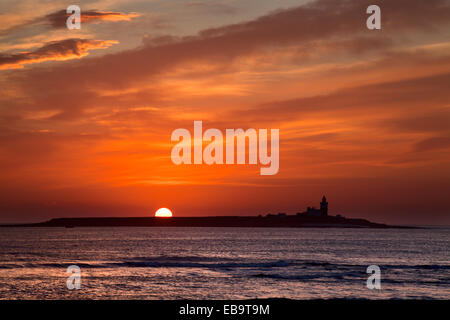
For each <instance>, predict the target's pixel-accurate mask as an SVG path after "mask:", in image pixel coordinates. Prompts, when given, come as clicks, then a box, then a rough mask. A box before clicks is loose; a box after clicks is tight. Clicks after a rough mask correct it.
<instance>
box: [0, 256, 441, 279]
mask: <svg viewBox="0 0 450 320" xmlns="http://www.w3.org/2000/svg"><path fill="white" fill-rule="evenodd" d="M70 265H77V266H79V267H80V268H117V267H119V268H120V267H123V268H208V269H273V268H299V269H306V270H314V269H317V270H323V271H328V272H329V271H333V270H339V271H340V272H341V271H347V272H348V274H349V275H351V272H353V273H355V272H356V273H357V274H358V275H360V274H361V272H362V273H365V270H366V268H367V265H361V264H338V263H332V262H327V261H311V260H251V259H244V258H229V257H209V256H166V255H161V256H151V257H132V258H129V259H123V260H120V261H96V262H84V261H73V262H61V263H59V262H54V261H51V262H34V261H33V262H28V263H24V262H23V261H22V260H21V261H20V263H17V261H15V262H10V263H3V264H1V263H0V269H15V268H67V267H68V266H70ZM380 267H381V269H382V270H385V271H389V270H391V271H394V270H408V269H410V270H427V271H430V270H436V271H438V270H439V271H442V270H444V271H447V270H449V271H450V265H439V264H432V265H423V264H420V265H380ZM321 273H322V274H323V272H321ZM340 274H342V272H341V273H340ZM344 275H345V273H344ZM254 276H258V277H262V275H258V274H256V275H254ZM264 276H272V275H264Z"/></svg>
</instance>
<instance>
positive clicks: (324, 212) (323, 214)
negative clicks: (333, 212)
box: [320, 196, 328, 217]
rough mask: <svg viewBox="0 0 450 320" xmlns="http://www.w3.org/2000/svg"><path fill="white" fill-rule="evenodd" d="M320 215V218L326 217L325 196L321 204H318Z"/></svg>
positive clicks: (326, 203)
mask: <svg viewBox="0 0 450 320" xmlns="http://www.w3.org/2000/svg"><path fill="white" fill-rule="evenodd" d="M320 215H321V216H322V217H324V216H328V202H327V198H325V196H323V197H322V202H321V203H320Z"/></svg>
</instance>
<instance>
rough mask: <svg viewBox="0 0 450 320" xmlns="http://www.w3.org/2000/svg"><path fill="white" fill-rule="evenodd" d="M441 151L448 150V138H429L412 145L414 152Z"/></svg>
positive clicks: (449, 138)
mask: <svg viewBox="0 0 450 320" xmlns="http://www.w3.org/2000/svg"><path fill="white" fill-rule="evenodd" d="M443 149H450V137H431V138H428V139H425V140H422V141H419V142H417V143H416V144H415V145H414V151H418V152H423V151H434V150H443Z"/></svg>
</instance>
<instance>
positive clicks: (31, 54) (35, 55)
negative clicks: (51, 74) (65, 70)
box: [0, 39, 118, 69]
mask: <svg viewBox="0 0 450 320" xmlns="http://www.w3.org/2000/svg"><path fill="white" fill-rule="evenodd" d="M116 43H118V41H115V40H88V39H67V40H62V41H53V42H49V43H47V44H45V45H44V46H42V47H40V48H39V49H36V50H34V51H28V52H21V53H17V54H11V55H0V69H18V68H23V66H24V65H26V64H32V63H39V62H45V61H62V60H70V59H77V58H81V57H84V56H86V55H88V52H89V51H90V50H95V49H104V48H108V47H110V46H111V45H113V44H116Z"/></svg>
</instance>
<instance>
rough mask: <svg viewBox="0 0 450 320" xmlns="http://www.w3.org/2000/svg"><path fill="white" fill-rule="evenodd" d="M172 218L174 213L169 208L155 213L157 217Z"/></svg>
mask: <svg viewBox="0 0 450 320" xmlns="http://www.w3.org/2000/svg"><path fill="white" fill-rule="evenodd" d="M171 216H172V211H170V210H169V209H167V208H159V209H158V210H156V212H155V217H165V218H168V217H171Z"/></svg>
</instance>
